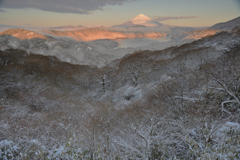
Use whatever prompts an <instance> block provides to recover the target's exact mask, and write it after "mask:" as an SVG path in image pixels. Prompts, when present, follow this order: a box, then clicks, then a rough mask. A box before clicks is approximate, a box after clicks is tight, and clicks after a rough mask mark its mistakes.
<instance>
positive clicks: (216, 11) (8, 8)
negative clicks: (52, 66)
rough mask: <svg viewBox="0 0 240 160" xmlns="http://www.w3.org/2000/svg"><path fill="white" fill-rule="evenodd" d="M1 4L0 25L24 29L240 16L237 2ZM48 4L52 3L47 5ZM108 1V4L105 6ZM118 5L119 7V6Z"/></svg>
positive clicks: (186, 22) (195, 22) (206, 22)
mask: <svg viewBox="0 0 240 160" xmlns="http://www.w3.org/2000/svg"><path fill="white" fill-rule="evenodd" d="M1 1H2V3H0V7H1V10H3V11H5V12H1V10H0V24H2V25H15V26H25V27H27V26H29V27H53V26H62V25H85V26H89V25H93V26H94V25H117V24H122V23H124V22H126V21H128V20H130V19H132V18H134V17H135V16H137V15H138V14H145V15H146V16H149V17H153V16H160V17H165V16H168V17H169V16H173V17H176V16H197V18H189V19H173V20H167V21H161V23H165V24H171V25H178V26H211V25H213V24H215V23H218V22H224V21H228V20H230V19H233V18H236V17H238V16H240V5H239V3H238V2H239V1H238V0H68V1H67V0H41V1H37V0H0V2H1ZM50 1H52V2H54V3H51V4H49V3H50ZM6 2H8V3H6ZM30 2H32V3H30ZM66 2H69V6H66ZM109 2H110V4H106V3H109ZM25 3H26V4H25ZM37 3H39V4H37ZM40 3H41V4H40ZM58 3H59V4H58ZM119 3H122V4H120V5H119ZM61 5H62V6H61ZM59 6H60V7H59ZM30 7H31V8H30ZM33 7H35V8H38V9H34V8H33ZM43 10H46V11H43ZM61 12H63V13H61ZM67 12H70V13H67ZM75 12H77V13H75ZM89 13H91V14H89Z"/></svg>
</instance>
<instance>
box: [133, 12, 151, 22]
mask: <svg viewBox="0 0 240 160" xmlns="http://www.w3.org/2000/svg"><path fill="white" fill-rule="evenodd" d="M131 21H132V22H133V23H134V24H142V23H146V22H148V21H151V18H149V17H148V16H145V15H144V14H139V15H137V16H136V17H135V18H133V19H132V20H131Z"/></svg>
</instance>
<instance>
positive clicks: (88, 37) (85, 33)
mask: <svg viewBox="0 0 240 160" xmlns="http://www.w3.org/2000/svg"><path fill="white" fill-rule="evenodd" d="M44 32H45V33H47V34H50V35H53V36H62V37H63V36H64V37H72V38H74V39H76V40H82V41H93V40H98V39H127V38H160V37H164V36H166V34H165V33H160V32H150V33H143V32H120V31H114V30H109V29H105V28H103V29H102V28H89V29H83V30H76V31H56V30H45V31H44Z"/></svg>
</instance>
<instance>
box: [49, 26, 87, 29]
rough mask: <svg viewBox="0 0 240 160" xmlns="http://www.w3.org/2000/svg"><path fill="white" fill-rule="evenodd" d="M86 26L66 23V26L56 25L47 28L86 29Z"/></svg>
mask: <svg viewBox="0 0 240 160" xmlns="http://www.w3.org/2000/svg"><path fill="white" fill-rule="evenodd" d="M86 28H87V27H85V26H82V25H78V26H71V25H67V26H58V27H49V28H47V29H53V30H54V29H57V30H80V29H86Z"/></svg>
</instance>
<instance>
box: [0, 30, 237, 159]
mask: <svg viewBox="0 0 240 160" xmlns="http://www.w3.org/2000/svg"><path fill="white" fill-rule="evenodd" d="M239 37H240V29H235V30H234V31H232V32H231V33H229V32H222V33H219V34H217V35H215V36H213V37H207V38H205V39H202V40H199V41H195V42H192V43H189V44H185V45H182V46H180V47H171V48H168V49H165V50H162V51H139V52H136V53H133V54H131V55H127V56H125V57H123V58H122V59H120V60H117V61H114V62H112V63H111V64H110V65H109V66H106V67H104V68H97V67H96V68H94V67H90V66H81V65H73V64H70V63H66V62H61V61H59V60H58V59H57V58H55V57H51V56H43V55H36V54H30V53H28V52H27V51H24V50H17V49H8V50H5V51H0V160H5V159H10V160H15V159H16V160H18V159H20V160H22V159H23V160H25V159H33V160H34V159H35V160H39V159H41V160H42V159H43V160H44V159H49V160H52V159H53V160H60V159H62V160H65V159H66V160H75V159H83V160H85V159H89V160H92V159H93V160H96V159H98V160H108V159H109V160H114V159H115V160H117V159H119V160H121V159H127V160H130V159H133V160H138V159H140V160H156V159H157V160H161V159H163V160H168V159H179V160H182V159H184V160H185V159H186V160H188V159H190V160H191V159H192V160H195V159H197V160H215V159H218V160H225V159H229V160H238V159H240V115H239V114H240V113H239V111H240V63H239V61H240V47H239V46H240V45H239V44H240V38H239ZM221 39H225V40H226V42H221ZM213 42H214V43H213ZM223 43H224V44H223Z"/></svg>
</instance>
